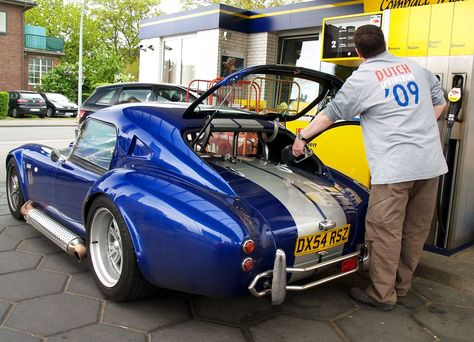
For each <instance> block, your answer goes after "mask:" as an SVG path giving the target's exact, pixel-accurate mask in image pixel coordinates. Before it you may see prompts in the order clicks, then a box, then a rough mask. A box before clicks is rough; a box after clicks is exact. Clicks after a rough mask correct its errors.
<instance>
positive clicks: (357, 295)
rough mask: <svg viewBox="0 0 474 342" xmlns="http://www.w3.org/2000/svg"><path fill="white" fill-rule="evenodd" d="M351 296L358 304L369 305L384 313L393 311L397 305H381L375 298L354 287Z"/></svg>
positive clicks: (350, 292)
mask: <svg viewBox="0 0 474 342" xmlns="http://www.w3.org/2000/svg"><path fill="white" fill-rule="evenodd" d="M349 296H351V298H352V299H354V300H355V301H356V302H359V303H362V304H365V305H369V306H371V307H373V308H376V309H379V310H382V311H392V310H393V309H395V304H387V303H380V302H378V301H377V300H376V299H375V298H374V297H371V296H369V295H368V294H367V293H366V292H365V291H364V290H362V289H361V288H359V287H352V288H351V289H350V290H349Z"/></svg>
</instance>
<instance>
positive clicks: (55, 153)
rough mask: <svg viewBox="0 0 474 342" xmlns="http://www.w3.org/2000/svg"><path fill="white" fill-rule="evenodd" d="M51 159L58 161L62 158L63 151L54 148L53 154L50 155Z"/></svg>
mask: <svg viewBox="0 0 474 342" xmlns="http://www.w3.org/2000/svg"><path fill="white" fill-rule="evenodd" d="M50 158H51V160H52V161H53V162H57V161H58V160H59V159H60V158H61V152H59V150H58V149H56V148H54V149H53V150H52V151H51V156H50Z"/></svg>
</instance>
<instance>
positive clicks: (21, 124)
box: [0, 119, 78, 127]
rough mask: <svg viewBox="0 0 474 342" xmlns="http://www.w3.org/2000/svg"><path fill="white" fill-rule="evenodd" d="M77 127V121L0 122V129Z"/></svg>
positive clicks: (31, 120)
mask: <svg viewBox="0 0 474 342" xmlns="http://www.w3.org/2000/svg"><path fill="white" fill-rule="evenodd" d="M77 125H78V122H77V119H41V120H40V119H38V120H34V119H28V120H22V119H16V120H0V127H70V126H77Z"/></svg>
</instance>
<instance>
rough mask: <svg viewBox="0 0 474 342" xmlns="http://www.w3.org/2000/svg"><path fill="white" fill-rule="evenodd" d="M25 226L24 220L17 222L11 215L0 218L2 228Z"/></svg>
mask: <svg viewBox="0 0 474 342" xmlns="http://www.w3.org/2000/svg"><path fill="white" fill-rule="evenodd" d="M24 224H25V221H24V220H17V219H16V218H14V217H13V216H11V215H2V216H0V227H5V228H6V227H15V226H22V225H24Z"/></svg>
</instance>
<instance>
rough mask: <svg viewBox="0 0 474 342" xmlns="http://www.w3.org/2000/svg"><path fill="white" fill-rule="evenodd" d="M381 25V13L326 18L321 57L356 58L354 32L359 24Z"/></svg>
mask: <svg viewBox="0 0 474 342" xmlns="http://www.w3.org/2000/svg"><path fill="white" fill-rule="evenodd" d="M367 24H371V25H376V26H378V27H380V28H381V27H382V13H371V14H362V15H355V16H346V17H337V18H327V19H325V20H324V24H323V25H324V27H323V51H322V58H323V59H334V58H338V59H339V58H357V53H356V51H355V44H354V33H355V31H356V30H357V28H358V27H359V26H362V25H367Z"/></svg>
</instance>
